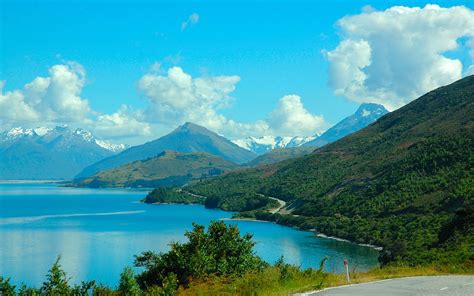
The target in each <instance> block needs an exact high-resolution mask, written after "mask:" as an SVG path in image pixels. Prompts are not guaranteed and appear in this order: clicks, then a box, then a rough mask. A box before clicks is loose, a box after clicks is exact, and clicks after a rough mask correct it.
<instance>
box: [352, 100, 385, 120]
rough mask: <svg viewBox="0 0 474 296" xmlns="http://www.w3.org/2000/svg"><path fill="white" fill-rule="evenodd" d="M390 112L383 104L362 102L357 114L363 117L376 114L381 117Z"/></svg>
mask: <svg viewBox="0 0 474 296" xmlns="http://www.w3.org/2000/svg"><path fill="white" fill-rule="evenodd" d="M386 113H388V110H387V109H385V107H384V106H383V105H380V104H376V103H362V104H361V105H360V106H359V108H358V109H357V111H356V113H355V115H356V116H361V117H367V116H376V117H380V116H381V115H384V114H386Z"/></svg>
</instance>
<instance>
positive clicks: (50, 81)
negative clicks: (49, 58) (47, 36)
mask: <svg viewBox="0 0 474 296" xmlns="http://www.w3.org/2000/svg"><path fill="white" fill-rule="evenodd" d="M84 77H85V71H84V68H83V67H82V66H81V65H79V64H77V63H67V64H63V65H55V66H53V67H51V68H50V69H49V76H48V77H37V78H35V79H34V80H33V81H31V82H30V83H27V84H26V85H25V86H24V88H23V89H17V90H14V91H9V92H6V93H3V91H2V92H1V94H0V115H1V116H0V120H1V121H2V125H5V124H8V123H15V122H57V123H58V122H59V123H71V122H85V121H86V120H87V116H88V115H89V114H90V112H91V109H90V107H89V103H88V101H87V100H85V99H83V98H81V97H80V93H81V90H82V88H83V86H84V83H85V78H84ZM3 85H4V83H2V85H1V88H2V89H3Z"/></svg>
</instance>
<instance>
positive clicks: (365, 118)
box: [302, 103, 388, 147]
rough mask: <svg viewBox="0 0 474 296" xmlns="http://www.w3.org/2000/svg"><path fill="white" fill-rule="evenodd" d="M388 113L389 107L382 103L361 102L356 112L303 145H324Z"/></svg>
mask: <svg viewBox="0 0 474 296" xmlns="http://www.w3.org/2000/svg"><path fill="white" fill-rule="evenodd" d="M387 113H388V111H387V109H385V107H384V106H382V105H379V104H374V103H364V104H361V105H360V106H359V108H358V109H357V111H356V113H354V114H353V115H351V116H349V117H346V118H344V119H343V120H341V121H340V122H338V123H337V124H336V125H335V126H333V127H331V128H330V129H328V130H327V131H326V132H324V133H323V134H322V135H321V136H319V137H317V138H316V139H314V140H312V141H308V142H306V143H303V144H302V145H303V146H311V147H322V146H324V145H326V144H329V143H332V142H335V141H337V140H339V139H341V138H343V137H345V136H347V135H349V134H352V133H354V132H356V131H358V130H360V129H362V128H364V127H366V126H368V125H369V124H371V123H374V122H375V121H377V119H379V118H380V117H382V116H383V115H385V114H387Z"/></svg>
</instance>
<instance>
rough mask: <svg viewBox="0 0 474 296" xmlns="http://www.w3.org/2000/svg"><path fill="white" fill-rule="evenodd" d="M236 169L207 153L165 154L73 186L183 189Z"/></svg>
mask: <svg viewBox="0 0 474 296" xmlns="http://www.w3.org/2000/svg"><path fill="white" fill-rule="evenodd" d="M237 167H238V165H237V164H235V163H233V162H230V161H228V160H225V159H222V158H220V157H218V156H214V155H211V154H208V153H204V152H192V153H181V152H176V151H164V152H161V153H160V154H159V155H158V156H156V157H153V158H149V159H146V160H138V161H134V162H131V163H128V164H125V165H122V166H120V167H118V168H114V169H110V170H106V171H102V172H99V173H97V174H96V175H94V176H92V177H90V178H86V179H81V180H80V181H78V182H77V183H75V184H73V185H75V186H80V187H83V186H86V187H93V188H97V187H149V188H150V187H161V186H181V185H184V184H186V183H188V182H190V181H192V180H202V179H206V178H209V177H214V176H218V175H220V174H222V173H224V172H225V171H228V170H232V169H235V168H237Z"/></svg>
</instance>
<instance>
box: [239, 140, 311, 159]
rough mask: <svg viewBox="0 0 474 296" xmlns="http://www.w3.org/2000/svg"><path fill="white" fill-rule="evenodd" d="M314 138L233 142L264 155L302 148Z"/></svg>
mask: <svg viewBox="0 0 474 296" xmlns="http://www.w3.org/2000/svg"><path fill="white" fill-rule="evenodd" d="M316 137H317V136H314V137H280V136H277V137H274V136H262V137H247V138H244V139H238V140H234V141H233V142H234V143H235V144H237V145H239V146H240V147H242V148H245V149H247V150H250V151H253V152H255V153H257V154H259V155H261V154H264V153H266V152H268V151H270V150H272V149H275V148H292V147H298V146H301V145H303V144H305V143H307V142H309V141H312V140H314V139H315V138H316Z"/></svg>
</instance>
